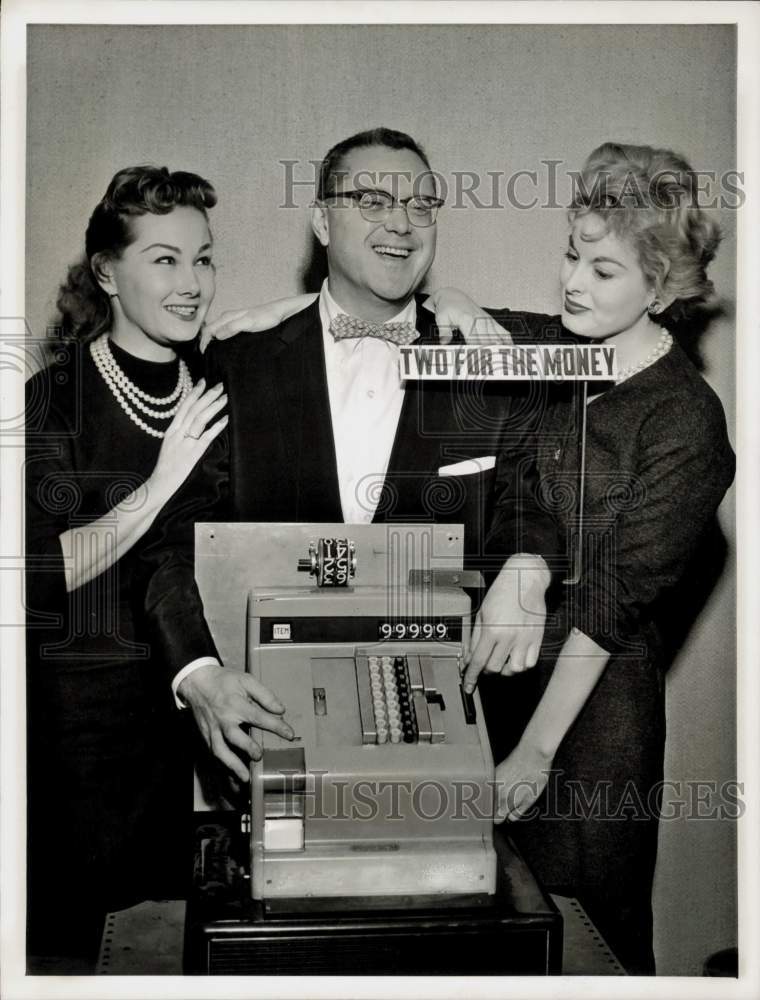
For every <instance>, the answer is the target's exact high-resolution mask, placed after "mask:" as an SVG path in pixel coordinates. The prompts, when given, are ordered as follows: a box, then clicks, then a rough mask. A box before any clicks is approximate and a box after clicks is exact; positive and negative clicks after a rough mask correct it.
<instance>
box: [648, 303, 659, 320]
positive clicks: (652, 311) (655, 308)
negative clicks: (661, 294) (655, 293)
mask: <svg viewBox="0 0 760 1000" xmlns="http://www.w3.org/2000/svg"><path fill="white" fill-rule="evenodd" d="M659 311H660V303H659V302H658V301H657V299H652V301H651V302H650V303H649V305H648V306H647V312H648V313H649V315H650V316H656V315H657V314H658V313H659Z"/></svg>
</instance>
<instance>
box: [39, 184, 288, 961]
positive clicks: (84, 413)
mask: <svg viewBox="0 0 760 1000" xmlns="http://www.w3.org/2000/svg"><path fill="white" fill-rule="evenodd" d="M215 203H216V195H215V193H214V190H213V188H212V187H211V185H210V184H209V183H208V182H207V181H205V180H204V179H203V178H201V177H198V176H197V175H195V174H191V173H184V172H176V173H170V172H169V171H168V170H167V169H166V168H156V167H131V168H127V169H125V170H121V171H119V173H117V174H116V175H115V177H114V178H113V180H112V181H111V183H110V185H109V187H108V190H107V191H106V194H105V196H104V197H103V199H102V200H101V201H100V202H99V204H98V205H97V207H96V208H95V210H94V212H93V213H92V217H91V218H90V222H89V225H88V228H87V235H86V258H85V260H84V261H83V262H82V263H80V264H77V265H75V266H74V267H72V268H71V269H70V272H69V276H68V279H67V281H66V283H65V284H64V285H63V286H62V287H61V290H60V293H59V298H58V306H59V310H60V313H61V321H62V326H63V332H64V344H63V346H62V347H61V349H60V350H58V351H57V352H56V360H55V362H54V363H53V365H52V366H51V367H50V368H48V369H46V370H44V371H42V372H40V373H38V374H37V375H35V376H34V377H33V378H32V379H31V380H30V381H29V383H28V384H27V464H26V474H27V480H26V488H27V555H28V561H27V567H28V571H27V607H28V625H29V628H28V642H27V662H28V705H29V713H28V715H29V731H28V747H29V754H28V760H29V857H30V865H29V883H28V884H29V907H28V916H29V942H28V943H29V951H30V954H36V955H38V956H39V955H42V956H44V955H47V956H51V955H55V954H57V955H69V956H79V957H81V958H83V959H89V960H91V959H92V958H93V957H94V956H95V955H96V954H97V946H98V942H99V936H100V930H101V926H102V919H103V915H104V914H105V913H106V912H107V911H108V910H111V909H116V908H119V907H122V906H125V905H129V904H131V903H134V902H137V901H139V900H141V899H144V898H146V897H147V896H148V895H151V894H154V895H160V894H162V893H163V894H165V893H167V892H172V891H173V892H174V894H176V893H177V891H178V889H177V878H176V877H175V876H177V877H178V876H179V875H180V867H181V865H182V864H185V865H187V864H188V859H187V857H186V855H185V851H184V849H183V842H182V839H181V838H182V835H183V830H182V821H183V820H184V821H185V823H186V822H187V817H188V815H189V813H190V811H191V809H192V798H191V783H192V768H191V766H190V757H189V753H188V750H187V749H186V748H183V746H182V742H183V738H182V732H183V730H182V729H181V726H182V724H183V723H181V722H180V720H179V713H178V712H176V711H175V709H174V705H173V702H172V694H171V687H170V682H169V679H167V678H166V676H165V672H164V670H163V669H162V668H161V665H160V664H157V663H155V662H153V660H152V659H151V652H150V645H149V644H148V643H147V642H146V637H145V635H144V634H143V632H142V631H141V624H140V617H139V610H138V609H140V608H141V605H142V599H141V598H142V595H141V594H140V593H139V581H138V577H137V554H138V551H139V544H140V541H141V539H143V538H144V537H145V536H146V535H147V533H148V532H149V531H150V529H151V526H152V524H153V521H154V519H155V517H156V515H157V514H158V512H159V510H160V509H161V507H162V506H163V505H164V504H165V503H166V501H167V500H168V499H169V498H170V497H171V496H172V495H173V494H174V493H175V492H176V491H177V490H178V489H179V488H180V487H181V485H182V483H183V482H184V480H185V478H186V477H187V476H188V474H189V473H190V471H191V470H192V468H193V466H194V465H195V463H196V462H197V461H198V459H199V458H200V457H201V456H202V455H203V453H204V452H205V450H206V448H207V447H208V446H209V444H210V443H211V441H213V439H214V438H215V437H216V436H217V435H218V434H219V433H220V431H221V430H222V429H223V427H224V426H225V424H226V418H221V419H215V418H216V417H217V415H218V414H219V412H220V411H221V410H222V408H223V407H224V405H225V402H226V397H225V396H224V395H223V393H222V386H221V385H217V386H214V387H212V388H209V389H208V390H206V389H205V386H204V384H203V381H202V380H201V381H200V382H199V383H198V384H197V385H195V386H194V385H193V379H192V374H191V371H190V369H189V367H188V362H189V360H190V359H189V355H188V351H187V350H186V349H187V348H189V347H192V345H193V342H194V341H195V338H196V336H197V334H198V331H199V330H200V327H201V324H202V323H203V320H204V318H205V316H206V312H207V310H208V308H209V305H210V303H211V300H212V299H213V296H214V290H215V278H214V265H213V262H212V238H211V233H210V231H209V226H208V216H207V210H208V209H209V208H211V207H212V206H213V205H214V204H215ZM273 710H274V709H273ZM185 836H186V834H185ZM174 859H176V863H175V860H174Z"/></svg>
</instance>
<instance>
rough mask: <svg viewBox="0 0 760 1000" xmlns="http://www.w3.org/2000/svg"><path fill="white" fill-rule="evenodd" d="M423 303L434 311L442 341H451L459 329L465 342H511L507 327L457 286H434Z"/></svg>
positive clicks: (447, 342)
mask: <svg viewBox="0 0 760 1000" xmlns="http://www.w3.org/2000/svg"><path fill="white" fill-rule="evenodd" d="M422 304H423V306H425V308H426V309H429V310H430V311H431V312H434V313H435V322H436V326H437V327H438V330H439V336H440V339H441V343H442V344H449V343H451V339H452V336H453V331H454V330H459V332H460V333H461V334H462V336H463V337H464V339H465V341H466V343H468V344H511V343H512V338H511V336H510V335H509V333H508V331H507V330H505V329H504V327H503V326H500V325H499V324H498V323H497V322H496V320H495V319H494V318H493V317H492V316H491V315H489V313H487V312H486V311H485V309H481V308H480V306H479V305H478V304H477V303H476V302H473V300H472V299H471V298H470V297H469V295H467V294H466V293H465V292H462V291H460V290H459V289H458V288H437V289H436V290H435V291H434V292H431V293H430V294H429V295H428V297H427V298H426V299H425V301H424V302H423V303H422Z"/></svg>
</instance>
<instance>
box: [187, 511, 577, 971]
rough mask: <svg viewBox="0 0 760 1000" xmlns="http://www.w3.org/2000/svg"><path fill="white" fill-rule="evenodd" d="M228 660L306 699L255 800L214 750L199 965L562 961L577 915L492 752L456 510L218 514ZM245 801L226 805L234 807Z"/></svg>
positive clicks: (412, 966)
mask: <svg viewBox="0 0 760 1000" xmlns="http://www.w3.org/2000/svg"><path fill="white" fill-rule="evenodd" d="M196 578H197V580H198V585H199V588H200V591H201V596H202V597H203V601H204V608H205V613H206V618H207V620H208V622H209V625H210V627H211V631H212V633H213V636H214V639H215V641H216V644H217V647H218V649H219V653H220V655H221V656H222V658H223V660H224V662H225V664H226V666H227V667H228V668H233V669H235V668H236V669H239V670H249V671H251V672H252V673H253V674H254V675H255V676H256V677H258V678H260V679H261V680H262V681H263V682H264V683H265V684H266V685H267V686H268V687H270V688H271V689H272V690H273V691H274V692H275V693H276V694H277V695H278V696H279V697H280V698H281V699H282V701H283V702H284V703H285V705H286V706H287V713H286V719H287V720H288V721H289V722H290V723H291V725H292V727H293V729H294V730H295V732H296V734H297V737H298V738H297V739H296V740H294V741H292V742H289V741H287V740H283V739H281V738H279V737H277V736H274V735H271V734H269V733H263V734H262V733H257V734H256V736H257V739H261V740H263V746H264V755H263V758H262V760H261V761H259V762H257V763H255V764H254V765H253V766H252V774H251V778H252V780H251V808H250V810H249V811H247V812H246V813H245V815H243V817H242V820H243V822H242V826H243V831H242V832H241V823H240V817H239V816H238V814H237V812H236V811H234V810H231V809H230V808H229V807H230V803H225V802H224V801H223V800H222V799H221V798H220V796H219V793H218V791H217V790H216V789H215V788H214V787H213V783H212V784H209V783H208V782H205V781H204V780H203V776H202V772H200V771H199V784H198V786H197V795H196V805H197V808H198V809H200V810H203V809H205V810H213V812H208V811H207V812H200V813H199V814H198V815H197V816H196V826H195V862H194V877H193V886H192V890H191V893H190V896H189V898H188V904H187V916H186V922H185V948H184V971H185V972H186V973H187V974H201V975H259V976H260V975H293V974H298V975H322V974H332V975H335V974H339V975H365V976H366V975H375V976H377V975H388V974H396V975H404V974H406V975H478V976H483V975H529V974H539V975H545V974H547V973H555V972H559V971H560V968H561V955H562V921H561V917H560V915H559V913H558V911H557V908H556V906H555V905H554V903H553V902H552V900H551V899H549V898H548V897H547V896H546V894H545V893H544V892H543V891H542V890H541V888H540V886H539V885H538V884H537V882H536V880H535V878H534V877H533V875H532V873H531V872H530V870H529V868H528V866H527V865H526V864H525V862H524V861H523V859H522V858H521V857H520V856H519V854H518V853H517V852H516V851H515V849H514V846H513V845H512V844H511V843H510V841H509V839H508V837H506V836H505V834H504V830H503V827H499V828H497V830H496V831H494V827H493V822H492V812H493V810H492V798H491V793H492V788H491V785H490V782H491V780H492V778H493V761H492V758H491V752H490V748H489V744H488V739H487V736H486V730H485V727H484V725H483V720H482V717H481V705H480V701H479V698H478V696H477V693H476V694H475V695H474V696H472V697H465V696H464V695H463V693H462V688H461V685H460V668H461V656H462V652H463V649H464V644H465V643H466V641H467V638H468V634H469V613H470V602H469V599H468V597H467V595H466V594H465V592H464V590H463V589H462V588H463V586H469V581H468V579H467V576H466V575H465V574H463V572H462V529H461V528H460V527H458V526H456V525H406V524H399V525H388V524H386V525H359V526H355V525H345V524H316V525H300V524H285V525H283V524H263V525H254V524H199V525H196ZM225 806H226V808H225Z"/></svg>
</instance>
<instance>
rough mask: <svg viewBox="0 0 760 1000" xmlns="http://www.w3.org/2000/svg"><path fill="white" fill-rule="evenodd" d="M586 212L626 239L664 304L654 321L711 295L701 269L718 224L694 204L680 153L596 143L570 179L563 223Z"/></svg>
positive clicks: (680, 315)
mask: <svg viewBox="0 0 760 1000" xmlns="http://www.w3.org/2000/svg"><path fill="white" fill-rule="evenodd" d="M590 213H594V214H595V215H598V216H600V217H601V218H603V219H604V221H605V223H606V226H607V231H608V232H612V233H614V235H615V236H617V237H618V238H620V239H626V240H629V241H630V242H632V243H633V245H634V247H635V248H636V250H637V252H638V255H639V261H640V263H641V268H642V270H643V272H644V274H645V276H646V277H647V278H648V279H649V280H650V281H651V282H652V284H653V285H654V288H655V292H656V295H657V297H658V298H660V299H661V300H662V301H664V302H665V303H670V305H669V306H668V307H667V308H666V309H665V310H664V311H663V312H661V313H660V314H659V316H657V317H656V318H657V319H658V321H660V322H662V323H663V324H664V325H668V324H670V323H677V322H679V321H681V320H683V319H685V318H686V317H687V316H688V315H689V314H690V313H691V312H692V311H693V310H694V308H695V307H696V306H699V305H700V304H702V303H704V302H706V301H707V300H708V299H709V298H710V297H711V295H712V293H713V286H712V282H711V281H710V280H709V278H708V277H707V273H706V271H707V266H708V264H709V263H710V261H711V260H712V259H713V257H714V256H715V252H716V250H717V248H718V244H719V243H720V228H719V226H718V224H717V222H716V221H715V219H713V218H711V217H710V216H709V215H708V214H707V213H706V212H705V211H704V209H702V208H701V207H700V205H699V176H698V175H697V174H696V173H695V172H694V170H693V169H692V168H691V167H690V166H689V164H688V163H687V162H686V160H684V159H683V158H682V157H680V156H678V155H677V154H675V153H673V152H671V151H670V150H667V149H654V148H653V147H651V146H634V145H629V144H623V143H612V142H607V143H604V144H603V145H601V146H599V147H598V148H597V149H595V150H594V151H593V153H591V155H590V156H589V158H588V159H587V161H586V163H585V165H584V167H583V170H582V172H581V175H580V178H579V179H578V182H577V183H576V187H575V191H574V197H573V201H572V204H571V207H570V213H569V214H570V221H571V222H573V221H574V220H575V219H576V218H578V217H580V216H583V215H587V214H590Z"/></svg>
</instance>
